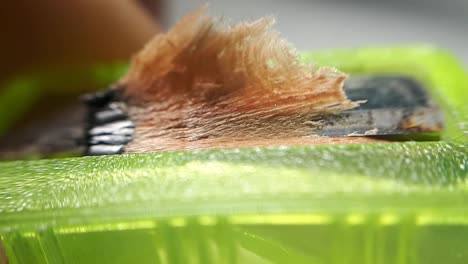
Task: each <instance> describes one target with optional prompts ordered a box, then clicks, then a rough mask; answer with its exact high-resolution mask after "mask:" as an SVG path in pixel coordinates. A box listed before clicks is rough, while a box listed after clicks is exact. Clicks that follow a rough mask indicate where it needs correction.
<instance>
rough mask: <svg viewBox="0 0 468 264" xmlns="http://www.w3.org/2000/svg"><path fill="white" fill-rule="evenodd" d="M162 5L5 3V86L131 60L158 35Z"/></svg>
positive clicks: (0, 15) (0, 52)
mask: <svg viewBox="0 0 468 264" xmlns="http://www.w3.org/2000/svg"><path fill="white" fill-rule="evenodd" d="M159 11H160V4H159V1H158V0H132V1H130V0H99V1H95V0H67V1H63V0H41V1H4V2H2V7H1V8H0V32H2V38H1V39H2V41H0V58H2V63H0V83H1V82H2V81H4V80H7V79H9V78H14V76H15V75H18V74H22V73H28V72H32V71H35V70H37V69H44V68H46V69H47V68H53V67H62V66H67V65H76V64H79V65H88V64H92V63H102V62H109V61H116V60H128V58H129V57H130V56H131V55H132V54H133V53H135V52H136V51H137V50H138V49H140V48H141V47H142V46H143V45H144V43H145V42H146V41H147V40H148V39H149V38H151V36H152V35H153V34H155V32H157V30H158V26H157V23H156V20H157V18H156V17H157V16H158V15H159Z"/></svg>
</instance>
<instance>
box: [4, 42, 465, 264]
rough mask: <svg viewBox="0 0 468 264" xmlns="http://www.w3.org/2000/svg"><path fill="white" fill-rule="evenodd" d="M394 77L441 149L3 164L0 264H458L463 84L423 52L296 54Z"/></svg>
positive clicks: (461, 254) (442, 58) (217, 153)
mask: <svg viewBox="0 0 468 264" xmlns="http://www.w3.org/2000/svg"><path fill="white" fill-rule="evenodd" d="M304 59H305V60H313V61H318V62H319V63H320V64H321V65H334V66H336V67H338V68H339V69H341V70H343V71H346V72H349V73H351V74H361V73H402V74H407V75H409V76H413V77H415V78H417V79H418V80H420V81H421V82H423V83H424V84H425V85H426V86H427V87H428V88H429V89H430V92H431V94H432V95H433V96H434V98H435V99H436V100H437V101H438V103H439V104H440V105H441V106H442V107H443V108H444V112H445V115H446V120H447V129H446V131H445V132H444V133H443V134H442V139H443V141H438V142H398V143H396V142H395V143H387V144H382V143H381V144H365V145H326V146H310V147H271V148H250V149H226V150H203V151H190V152H170V153H151V154H132V155H115V156H102V157H83V158H69V159H49V160H36V161H10V162H3V163H0V236H1V239H2V241H3V246H4V248H5V250H6V253H7V255H8V257H9V260H10V263H359V264H361V263H363V264H366V263H369V264H370V263H402V264H403V263H405V264H406V263H408V264H410V263H411V264H413V263H414V264H416V263H424V264H426V263H468V246H467V245H468V179H467V177H468V144H467V139H466V133H467V130H468V123H467V122H468V108H467V106H466V104H465V103H464V101H465V100H466V98H468V90H467V89H468V79H467V76H466V75H465V73H464V72H463V69H462V68H461V67H460V66H459V64H458V63H457V62H456V60H454V59H453V58H452V57H451V56H450V55H449V54H446V53H445V52H442V51H439V50H435V49H433V48H431V47H406V48H404V47H402V48H375V49H357V50H343V51H330V52H323V53H319V54H306V55H305V56H304Z"/></svg>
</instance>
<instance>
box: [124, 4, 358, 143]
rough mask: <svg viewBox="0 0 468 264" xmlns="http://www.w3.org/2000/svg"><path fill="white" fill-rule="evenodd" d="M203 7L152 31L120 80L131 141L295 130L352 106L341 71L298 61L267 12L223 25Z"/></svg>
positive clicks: (283, 134)
mask: <svg viewBox="0 0 468 264" xmlns="http://www.w3.org/2000/svg"><path fill="white" fill-rule="evenodd" d="M203 9H204V8H202V9H199V10H197V11H195V12H194V13H192V14H190V15H188V16H186V17H185V18H183V19H182V20H181V21H180V22H179V23H177V24H176V25H175V26H174V27H173V28H172V29H171V30H170V31H169V32H167V33H165V34H160V35H157V36H156V37H154V38H153V39H152V40H151V41H150V42H149V43H148V44H147V45H146V47H145V48H144V49H143V50H142V51H141V52H140V53H138V54H137V55H136V56H135V57H134V59H133V62H132V64H131V68H130V70H129V72H128V74H127V75H126V76H125V78H124V79H123V80H122V82H121V85H122V87H124V92H125V95H126V96H127V98H128V100H129V102H131V105H133V106H134V107H132V108H131V109H130V114H131V116H132V117H133V118H134V119H135V120H134V121H135V122H136V126H137V130H136V138H137V139H136V140H135V141H139V142H140V143H141V141H145V140H146V141H147V142H146V143H148V144H150V145H152V144H153V145H156V144H157V146H155V148H157V149H179V148H196V147H211V146H221V147H222V146H223V144H222V142H229V141H232V140H235V141H242V140H245V139H253V138H261V139H268V138H290V137H298V136H299V137H300V136H305V135H307V134H310V127H309V129H307V123H308V120H310V118H311V117H312V116H314V115H317V114H320V113H324V112H335V111H340V110H346V109H350V108H352V107H354V106H356V103H354V102H351V101H349V100H348V99H347V98H346V96H345V94H344V92H343V90H342V85H343V81H344V79H345V78H346V76H345V75H344V74H342V73H339V72H336V71H335V70H334V69H330V68H321V69H319V70H316V71H315V70H314V68H313V67H311V66H310V65H304V64H301V63H300V62H299V60H298V55H297V54H296V52H295V51H294V50H293V49H292V48H291V47H290V45H289V44H288V43H287V41H286V40H284V39H282V38H281V37H280V35H279V33H278V32H276V31H273V30H271V26H272V24H273V23H274V20H273V19H272V18H263V19H260V20H257V21H254V22H251V23H241V24H238V25H236V26H227V25H225V24H224V23H222V22H220V21H217V20H214V19H213V18H210V17H208V16H207V15H205V14H203V11H204V10H203ZM306 130H307V131H306ZM171 142H172V143H171ZM207 142H208V143H207ZM209 142H211V143H209ZM213 142H214V143H213ZM129 149H130V150H132V145H130V146H129ZM155 150H156V149H155ZM135 151H137V149H135ZM138 151H142V150H141V149H140V150H138Z"/></svg>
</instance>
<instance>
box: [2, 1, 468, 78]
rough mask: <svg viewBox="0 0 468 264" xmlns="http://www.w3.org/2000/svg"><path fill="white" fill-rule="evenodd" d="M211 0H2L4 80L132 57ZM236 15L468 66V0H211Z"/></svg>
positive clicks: (314, 43)
mask: <svg viewBox="0 0 468 264" xmlns="http://www.w3.org/2000/svg"><path fill="white" fill-rule="evenodd" d="M205 2H207V1H205V0H171V1H164V0H100V1H94V0H69V1H62V0H42V1H3V3H2V8H0V21H1V24H0V29H1V32H2V38H1V39H2V41H0V57H1V58H2V63H1V64H0V82H1V81H2V80H6V79H8V78H10V77H11V76H14V75H17V74H19V73H23V72H30V71H34V70H36V69H37V68H39V67H62V66H63V65H70V64H87V63H97V62H108V61H115V60H128V58H129V57H130V56H131V54H133V53H134V52H135V51H137V50H138V49H139V48H141V46H142V45H143V44H144V43H145V42H146V41H147V40H148V39H149V38H150V37H151V36H152V35H153V34H154V33H156V32H158V30H159V29H160V27H162V28H163V29H166V28H168V27H170V25H172V24H173V23H175V22H176V21H177V19H179V18H180V17H181V16H183V15H184V14H186V13H187V12H189V11H191V10H193V9H195V8H197V7H199V6H200V5H202V4H203V3H205ZM208 2H209V4H210V5H209V10H208V12H209V13H210V14H212V15H215V16H224V17H226V18H228V19H232V21H234V22H236V21H240V20H244V19H255V18H258V17H261V16H264V15H274V16H275V17H276V18H277V25H276V28H277V29H278V30H279V31H280V32H282V34H283V35H284V36H285V37H286V38H287V39H289V40H290V41H291V42H292V43H293V44H295V45H296V46H297V47H298V48H299V49H302V50H310V49H328V48H337V47H354V46H366V45H376V44H385V45H387V44H395V43H431V44H435V45H438V46H440V47H442V48H446V49H449V50H451V51H452V52H454V53H455V54H456V55H458V56H459V58H461V59H462V60H463V62H464V64H465V65H468V51H467V49H466V48H465V47H466V45H467V44H468V32H467V27H468V1H466V0H445V1H438V0H394V1H385V0H380V1H379V0H288V1H286V0H256V1H251V0H236V1H232V0H212V1H208Z"/></svg>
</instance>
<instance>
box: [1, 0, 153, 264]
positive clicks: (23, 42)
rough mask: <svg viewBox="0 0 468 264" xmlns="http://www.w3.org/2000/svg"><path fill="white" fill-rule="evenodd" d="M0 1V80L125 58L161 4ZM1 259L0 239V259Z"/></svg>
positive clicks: (142, 39) (144, 37) (148, 33)
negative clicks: (46, 70)
mask: <svg viewBox="0 0 468 264" xmlns="http://www.w3.org/2000/svg"><path fill="white" fill-rule="evenodd" d="M1 5H2V6H1V8H0V32H2V37H1V41H0V58H1V61H2V62H1V63H0V84H1V83H3V82H5V81H7V80H9V79H12V78H14V77H15V76H17V75H20V74H25V73H29V72H34V71H35V70H38V69H39V70H41V69H48V68H57V67H66V66H68V65H89V64H93V63H105V62H112V61H124V60H128V59H129V57H130V56H131V55H132V54H134V53H135V52H136V51H137V50H139V49H140V48H141V47H142V46H143V45H144V44H145V43H146V42H147V41H148V40H149V39H150V38H151V37H152V36H153V35H154V34H155V33H156V32H158V30H159V26H158V23H157V20H158V17H159V15H160V7H161V5H160V1H158V0H139V1H137V0H133V1H130V0H99V1H96V0H67V1H63V0H41V1H4V2H2V4H1ZM0 87H1V85H0ZM6 263H8V260H7V258H6V256H5V251H4V249H3V248H2V245H1V242H0V264H6Z"/></svg>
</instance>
